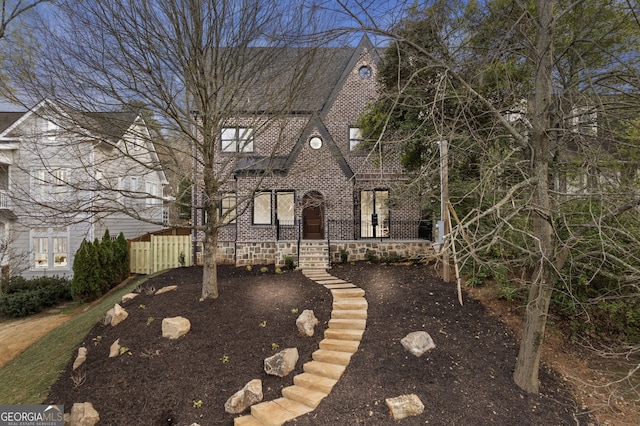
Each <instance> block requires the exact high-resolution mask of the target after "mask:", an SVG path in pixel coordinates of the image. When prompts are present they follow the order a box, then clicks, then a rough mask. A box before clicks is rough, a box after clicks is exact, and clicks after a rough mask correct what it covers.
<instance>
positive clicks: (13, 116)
mask: <svg viewBox="0 0 640 426" xmlns="http://www.w3.org/2000/svg"><path fill="white" fill-rule="evenodd" d="M25 114H26V112H0V133H1V132H4V131H5V130H7V129H8V128H9V127H11V125H12V124H13V123H15V122H16V121H18V119H19V118H20V117H22V116H23V115H25Z"/></svg>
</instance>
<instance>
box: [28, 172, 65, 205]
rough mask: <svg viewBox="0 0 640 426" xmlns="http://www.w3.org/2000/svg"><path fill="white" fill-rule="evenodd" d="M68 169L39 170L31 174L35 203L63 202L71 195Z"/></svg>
mask: <svg viewBox="0 0 640 426" xmlns="http://www.w3.org/2000/svg"><path fill="white" fill-rule="evenodd" d="M68 177H69V171H68V170H67V169H55V170H51V171H49V170H45V169H37V170H33V171H32V173H31V194H32V196H33V199H34V200H35V201H44V202H46V201H62V200H64V198H65V197H66V196H67V195H68V193H69V184H68Z"/></svg>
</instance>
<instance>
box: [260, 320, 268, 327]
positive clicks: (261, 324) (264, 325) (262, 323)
mask: <svg viewBox="0 0 640 426" xmlns="http://www.w3.org/2000/svg"><path fill="white" fill-rule="evenodd" d="M258 325H259V326H260V327H262V328H265V327H266V326H267V320H264V321H262V322H261V323H260V324H258Z"/></svg>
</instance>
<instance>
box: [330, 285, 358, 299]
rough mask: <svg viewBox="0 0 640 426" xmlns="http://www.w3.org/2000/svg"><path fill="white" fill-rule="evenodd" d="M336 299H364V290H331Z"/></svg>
mask: <svg viewBox="0 0 640 426" xmlns="http://www.w3.org/2000/svg"><path fill="white" fill-rule="evenodd" d="M331 294H332V295H333V298H334V299H348V298H353V297H364V290H363V289H361V288H357V287H356V288H336V289H332V290H331Z"/></svg>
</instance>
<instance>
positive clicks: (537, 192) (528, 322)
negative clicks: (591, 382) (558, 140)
mask: <svg viewBox="0 0 640 426" xmlns="http://www.w3.org/2000/svg"><path fill="white" fill-rule="evenodd" d="M553 3H554V2H553V0H537V9H538V38H537V41H536V47H535V56H534V57H535V61H536V74H535V93H534V95H533V101H532V105H530V106H531V110H532V111H531V112H532V114H531V124H532V129H531V140H530V143H531V152H532V159H531V168H532V173H533V174H534V175H535V176H536V178H537V182H536V187H535V188H534V194H533V198H532V203H533V205H532V206H531V207H532V210H533V214H532V216H531V225H532V230H533V234H534V238H535V240H536V243H537V245H538V258H537V259H536V261H537V262H538V265H537V267H536V274H535V275H534V276H533V279H532V283H531V289H530V292H529V299H528V301H527V309H526V311H525V323H524V330H523V334H522V340H521V342H520V351H519V353H518V359H517V361H516V367H515V372H514V375H513V378H514V381H515V382H516V384H517V385H518V386H519V387H520V388H522V389H523V390H525V391H527V392H530V393H537V392H538V390H539V383H538V370H539V367H540V354H541V351H542V341H543V338H544V331H545V326H546V323H547V313H548V311H549V304H550V302H551V294H552V292H553V287H554V285H555V282H556V280H557V277H556V272H555V265H554V238H553V227H552V223H551V217H552V208H551V197H550V194H549V163H550V161H551V150H550V136H549V132H548V129H549V128H550V123H551V120H550V111H551V107H552V105H553V101H552V98H551V87H552V70H553Z"/></svg>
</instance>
